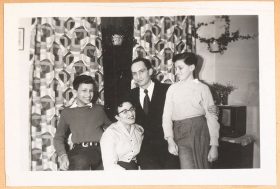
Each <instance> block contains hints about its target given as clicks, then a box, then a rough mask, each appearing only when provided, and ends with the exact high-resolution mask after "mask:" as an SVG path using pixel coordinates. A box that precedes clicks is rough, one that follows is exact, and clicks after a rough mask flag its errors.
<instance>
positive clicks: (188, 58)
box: [172, 52, 197, 67]
mask: <svg viewBox="0 0 280 189" xmlns="http://www.w3.org/2000/svg"><path fill="white" fill-rule="evenodd" d="M178 60H183V61H184V63H185V64H186V65H189V66H190V65H194V66H195V67H196V65H197V56H196V54H194V53H191V52H184V53H180V54H176V55H174V56H173V58H172V61H173V62H176V61H178Z"/></svg>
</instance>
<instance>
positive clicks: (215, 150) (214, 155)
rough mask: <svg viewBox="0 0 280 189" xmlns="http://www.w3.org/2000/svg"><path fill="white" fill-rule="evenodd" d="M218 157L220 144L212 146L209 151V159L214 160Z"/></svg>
mask: <svg viewBox="0 0 280 189" xmlns="http://www.w3.org/2000/svg"><path fill="white" fill-rule="evenodd" d="M217 159H218V146H211V148H210V150H209V153H208V161H209V162H213V161H216V160H217Z"/></svg>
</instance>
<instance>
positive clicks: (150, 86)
mask: <svg viewBox="0 0 280 189" xmlns="http://www.w3.org/2000/svg"><path fill="white" fill-rule="evenodd" d="M154 88H155V83H154V82H153V81H151V83H150V85H149V87H148V88H147V90H148V96H149V99H150V101H151V100H152V96H153V92H154ZM139 89H140V95H139V97H140V104H141V106H142V108H143V104H144V98H145V96H146V93H145V92H144V89H142V88H141V87H139Z"/></svg>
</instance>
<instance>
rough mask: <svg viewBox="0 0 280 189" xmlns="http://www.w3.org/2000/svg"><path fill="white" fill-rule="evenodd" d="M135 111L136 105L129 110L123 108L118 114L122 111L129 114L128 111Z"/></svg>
mask: <svg viewBox="0 0 280 189" xmlns="http://www.w3.org/2000/svg"><path fill="white" fill-rule="evenodd" d="M134 111H135V108H134V107H131V108H130V109H129V110H126V109H125V110H122V111H120V112H119V113H118V114H121V113H124V114H127V113H128V112H134Z"/></svg>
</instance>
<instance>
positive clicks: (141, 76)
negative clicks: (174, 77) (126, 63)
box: [130, 58, 180, 169]
mask: <svg viewBox="0 0 280 189" xmlns="http://www.w3.org/2000/svg"><path fill="white" fill-rule="evenodd" d="M131 72H132V77H133V80H134V81H135V83H136V84H137V85H138V87H136V88H134V89H132V90H131V92H130V99H131V101H132V103H133V104H134V105H135V108H136V123H137V124H139V125H141V126H142V127H143V128H144V140H143V142H142V147H141V152H140V154H139V155H138V163H139V165H140V167H141V169H179V168H180V165H179V159H178V156H175V155H173V154H170V153H169V152H168V144H167V141H166V140H165V139H164V135H163V129H162V114H163V108H164V102H165V95H166V92H167V89H168V87H169V85H168V84H163V83H160V82H159V81H157V80H152V79H151V76H152V74H153V69H152V66H151V63H150V61H149V60H148V59H144V58H137V59H135V60H133V62H132V65H131ZM146 90H147V91H146ZM146 93H147V94H146ZM146 96H148V97H146ZM145 98H148V102H149V105H148V110H147V108H146V107H145V102H144V101H145V100H146V99H145ZM146 111H147V112H146Z"/></svg>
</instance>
